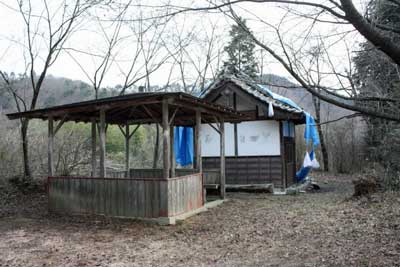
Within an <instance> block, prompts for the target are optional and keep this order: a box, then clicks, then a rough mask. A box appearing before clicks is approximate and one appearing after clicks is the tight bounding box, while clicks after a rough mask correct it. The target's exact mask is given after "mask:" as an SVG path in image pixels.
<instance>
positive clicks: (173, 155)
mask: <svg viewBox="0 0 400 267" xmlns="http://www.w3.org/2000/svg"><path fill="white" fill-rule="evenodd" d="M174 134H175V133H174V126H173V125H171V126H170V133H169V135H170V146H171V148H170V149H171V153H170V155H171V158H170V161H171V177H172V178H173V177H175V169H176V161H175V149H174Z"/></svg>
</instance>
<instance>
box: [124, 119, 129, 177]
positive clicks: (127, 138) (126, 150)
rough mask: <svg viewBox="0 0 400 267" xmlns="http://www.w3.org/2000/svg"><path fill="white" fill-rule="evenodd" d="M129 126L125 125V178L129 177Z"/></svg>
mask: <svg viewBox="0 0 400 267" xmlns="http://www.w3.org/2000/svg"><path fill="white" fill-rule="evenodd" d="M129 134H130V133H129V124H128V123H126V124H125V171H126V174H125V177H126V178H128V177H129V169H130V166H129V140H130V135H129Z"/></svg>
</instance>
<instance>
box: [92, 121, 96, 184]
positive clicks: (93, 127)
mask: <svg viewBox="0 0 400 267" xmlns="http://www.w3.org/2000/svg"><path fill="white" fill-rule="evenodd" d="M96 127H97V125H96V119H95V118H92V138H91V141H92V177H95V176H96V168H97V166H96V165H97V161H96V134H97V129H96Z"/></svg>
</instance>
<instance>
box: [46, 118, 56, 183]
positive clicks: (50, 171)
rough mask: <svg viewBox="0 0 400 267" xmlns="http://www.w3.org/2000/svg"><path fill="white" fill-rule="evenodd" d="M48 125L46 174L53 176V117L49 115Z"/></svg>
mask: <svg viewBox="0 0 400 267" xmlns="http://www.w3.org/2000/svg"><path fill="white" fill-rule="evenodd" d="M48 126H49V135H48V146H47V159H48V176H54V161H53V150H54V120H53V117H51V116H50V117H49V121H48Z"/></svg>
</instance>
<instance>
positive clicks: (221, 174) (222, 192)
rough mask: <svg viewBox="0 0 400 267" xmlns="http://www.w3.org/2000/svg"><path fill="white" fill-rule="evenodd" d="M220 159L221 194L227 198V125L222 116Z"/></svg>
mask: <svg viewBox="0 0 400 267" xmlns="http://www.w3.org/2000/svg"><path fill="white" fill-rule="evenodd" d="M219 131H220V161H221V167H220V168H221V169H220V176H221V178H220V179H221V187H220V189H221V192H220V196H221V198H222V199H224V198H225V125H224V119H223V118H220V126H219Z"/></svg>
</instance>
